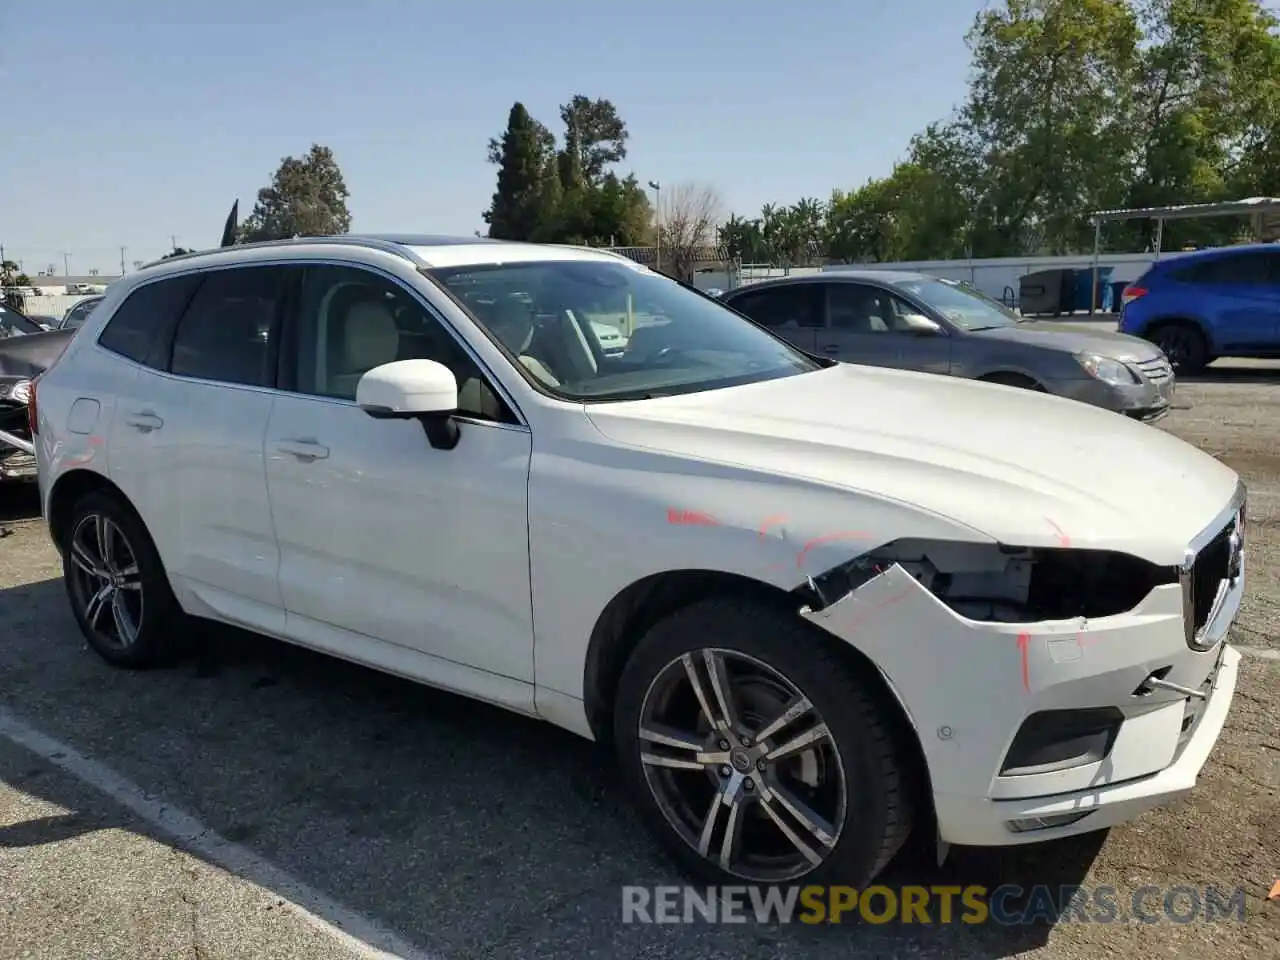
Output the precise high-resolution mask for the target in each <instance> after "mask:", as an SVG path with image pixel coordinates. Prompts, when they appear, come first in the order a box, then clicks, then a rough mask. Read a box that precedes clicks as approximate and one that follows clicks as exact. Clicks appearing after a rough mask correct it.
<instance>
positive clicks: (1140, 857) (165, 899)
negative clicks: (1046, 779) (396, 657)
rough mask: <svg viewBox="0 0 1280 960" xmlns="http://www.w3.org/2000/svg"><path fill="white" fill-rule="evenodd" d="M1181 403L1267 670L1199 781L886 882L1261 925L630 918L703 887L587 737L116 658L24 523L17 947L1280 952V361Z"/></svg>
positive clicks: (1257, 677) (14, 802) (6, 705)
mask: <svg viewBox="0 0 1280 960" xmlns="http://www.w3.org/2000/svg"><path fill="white" fill-rule="evenodd" d="M1182 400H1183V401H1184V402H1189V403H1190V404H1191V409H1188V410H1180V411H1178V412H1176V413H1175V414H1174V415H1173V416H1171V417H1170V418H1169V419H1168V420H1166V421H1165V423H1164V424H1163V425H1162V428H1163V429H1168V430H1171V431H1172V432H1174V433H1176V434H1178V435H1180V436H1182V437H1184V438H1186V439H1188V440H1190V441H1192V442H1194V443H1196V444H1198V445H1199V446H1201V447H1202V448H1204V449H1206V450H1208V451H1210V452H1211V453H1213V454H1214V455H1215V456H1219V457H1221V458H1222V459H1223V460H1224V461H1226V462H1227V463H1228V464H1230V465H1231V466H1232V467H1234V468H1235V469H1237V470H1239V471H1240V472H1241V473H1242V474H1243V475H1244V476H1245V478H1246V480H1247V481H1248V483H1249V485H1250V500H1249V513H1250V517H1249V520H1250V524H1251V528H1250V547H1249V558H1248V562H1249V564H1250V577H1251V583H1250V589H1249V594H1248V597H1247V599H1246V602H1245V606H1244V608H1243V611H1242V613H1241V617H1240V619H1239V622H1238V625H1237V626H1236V628H1235V631H1234V634H1233V642H1234V643H1236V644H1237V645H1240V646H1242V647H1244V648H1246V649H1247V655H1246V657H1245V661H1244V667H1243V672H1242V677H1241V684H1240V688H1239V692H1238V694H1237V699H1236V703H1235V706H1234V708H1233V711H1232V715H1231V718H1230V720H1229V722H1228V725H1227V729H1226V732H1225V733H1224V735H1223V739H1222V741H1221V742H1220V744H1219V746H1218V749H1217V750H1216V752H1215V754H1214V755H1213V757H1212V758H1211V760H1210V762H1209V765H1208V767H1207V768H1206V770H1205V773H1204V775H1203V777H1202V779H1201V782H1200V785H1199V787H1198V789H1197V790H1196V792H1195V793H1194V794H1193V795H1192V797H1191V799H1190V800H1189V801H1188V802H1186V803H1184V804H1182V805H1181V806H1180V807H1178V808H1176V809H1168V810H1164V811H1161V812H1158V813H1155V814H1152V815H1149V816H1147V817H1145V818H1143V819H1142V820H1140V821H1139V822H1136V823H1133V824H1130V825H1128V826H1125V827H1122V828H1118V829H1116V830H1114V831H1112V832H1111V833H1110V834H1109V835H1107V836H1101V837H1100V836H1096V835H1095V836H1093V837H1088V838H1083V839H1081V840H1076V841H1072V842H1069V843H1058V844H1051V845H1050V844H1046V845H1041V846H1036V847H1030V848H1026V849H1024V850H1023V851H1021V852H1004V853H1000V852H990V851H961V852H959V853H957V854H956V855H954V856H953V858H952V860H951V861H950V862H949V863H948V864H947V866H946V867H944V868H942V869H941V870H938V869H933V868H931V867H929V866H926V865H920V864H914V865H913V864H910V863H907V864H904V865H901V866H898V867H895V868H894V869H893V871H892V876H891V877H889V878H887V879H889V880H890V881H891V882H893V881H899V882H901V881H910V880H914V881H916V882H924V883H934V884H941V883H964V882H979V883H985V884H987V885H988V886H996V885H998V884H1000V883H1019V884H1022V885H1024V886H1031V885H1033V884H1036V883H1049V884H1055V885H1056V884H1072V883H1083V884H1086V885H1110V886H1113V887H1115V888H1116V889H1117V891H1119V897H1120V900H1121V902H1122V903H1123V902H1125V900H1126V898H1127V897H1128V896H1129V895H1130V894H1131V893H1132V892H1133V891H1135V890H1137V889H1138V888H1140V887H1142V886H1143V885H1147V884H1156V885H1161V886H1163V887H1170V886H1175V885H1180V886H1187V887H1195V888H1204V887H1206V886H1209V885H1216V886H1217V887H1218V888H1220V889H1222V890H1224V891H1231V890H1233V889H1235V888H1237V887H1243V888H1244V890H1245V891H1246V894H1247V902H1246V920H1245V922H1244V923H1243V924H1242V923H1238V922H1236V921H1234V920H1218V921H1217V922H1214V923H1207V922H1192V923H1173V922H1168V921H1162V922H1159V923H1157V924H1152V925H1144V924H1141V923H1137V922H1129V923H1111V924H1098V923H1081V922H1065V921H1060V922H1058V923H1056V924H1045V925H1040V926H1036V927H1019V928H1010V927H998V926H992V925H989V926H984V927H967V926H960V925H953V926H948V927H932V928H922V927H919V926H915V927H912V926H894V925H886V926H868V925H863V926H857V927H855V926H847V925H846V926H840V927H826V928H819V929H815V928H809V927H800V926H798V925H795V926H790V927H777V926H773V927H768V926H759V925H756V924H754V923H752V924H740V925H736V926H719V927H712V926H709V925H706V924H694V925H676V926H641V925H624V924H623V923H621V892H620V888H621V886H622V885H624V884H645V885H656V884H664V883H665V884H670V883H676V882H678V879H677V878H676V877H675V876H674V875H673V873H672V872H671V870H670V867H669V866H668V864H667V863H666V862H665V861H664V860H662V859H661V858H660V857H659V856H658V855H657V854H656V853H655V851H654V848H653V846H652V845H651V843H650V842H649V840H648V839H647V837H646V836H645V835H644V834H643V833H642V832H641V831H640V830H639V828H638V824H637V822H636V820H635V819H634V818H633V816H632V815H631V813H630V811H629V809H628V807H627V802H626V797H625V796H623V795H622V794H621V790H620V788H619V786H618V784H617V782H616V781H615V779H614V777H613V775H612V773H611V771H610V768H609V766H608V763H607V759H606V758H604V757H602V756H601V755H600V754H599V752H598V751H597V750H596V749H595V748H593V747H592V746H591V745H589V744H586V743H583V742H580V741H578V740H576V739H574V738H572V737H571V736H569V735H567V734H562V733H560V732H558V731H556V730H554V729H552V728H551V727H549V726H546V725H539V724H536V723H533V722H529V721H525V720H521V719H518V718H515V717H512V716H509V715H506V714H503V713H500V712H498V711H496V710H491V709H489V708H485V707H481V706H477V705H475V704H473V703H471V702H469V701H464V700H460V699H458V698H455V697H450V696H447V695H443V694H439V693H435V692H432V691H429V690H425V689H423V688H420V687H415V686H412V685H410V684H407V683H402V682H400V681H397V680H392V679H388V678H386V677H382V676H379V675H376V674H373V673H370V672H367V671H363V670H360V669H358V668H355V667H351V666H348V665H345V664H341V663H337V662H336V661H331V660H327V659H325V658H323V657H319V656H315V655H311V654H308V653H305V652H302V651H299V650H295V649H292V648H288V647H285V646H283V645H280V644H276V643H273V642H270V641H267V640H263V639H260V638H254V637H245V636H241V635H219V636H217V637H215V638H214V639H213V640H212V641H211V642H210V643H209V644H208V646H207V649H206V650H205V652H204V653H203V654H202V655H201V656H200V657H199V658H198V659H197V661H196V662H193V663H192V664H190V665H188V666H186V667H183V668H180V669H175V670H172V671H166V672H160V673H153V674H130V673H124V672H119V671H113V670H110V669H108V668H107V667H105V666H104V665H102V664H101V663H100V662H99V661H98V660H97V658H96V657H94V656H92V655H91V654H90V653H89V652H88V651H87V650H86V648H85V647H84V644H83V643H82V642H81V641H80V639H79V638H78V636H77V634H76V631H75V628H74V626H73V623H72V620H71V616H70V614H69V612H68V611H67V609H66V604H65V599H64V596H63V593H62V588H61V583H60V581H59V580H58V575H59V571H58V569H57V566H56V563H55V559H56V558H55V555H54V552H53V550H52V549H51V548H50V546H49V545H48V543H47V540H46V537H45V533H44V530H43V528H42V526H41V525H40V522H39V521H38V520H31V519H27V520H21V521H20V522H19V523H17V524H16V525H15V526H14V528H13V530H14V532H13V534H12V535H11V536H9V537H6V538H3V539H0V958H9V957H38V958H40V960H56V958H68V960H72V958H74V960H83V958H87V957H104V958H135V957H136V958H142V957H156V958H173V957H180V956H182V957H186V956H190V957H200V958H206V960H207V958H223V957H237V958H238V957H245V958H268V957H282V958H283V957H300V958H329V957H335V958H336V957H369V956H388V955H398V956H402V957H415V958H417V957H433V958H439V960H444V958H452V957H459V958H463V957H465V958H481V957H495V958H497V957H504V958H505V957H547V958H554V957H565V958H574V960H577V958H586V957H616V958H624V957H635V958H640V957H643V958H646V960H652V958H661V957H672V958H677V957H707V958H719V957H723V958H730V957H732V958H735V960H757V958H759V960H763V958H772V957H787V958H797V960H799V958H828V957H830V958H837V957H839V958H851V957H868V958H869V957H886V956H896V957H907V956H919V957H953V956H955V957H972V958H999V957H1013V956H1030V957H1062V958H1068V960H1070V958H1084V957H1103V956H1121V955H1123V956H1127V957H1139V956H1143V957H1188V958H1198V957H1205V958H1208V957H1219V956H1220V957H1248V958H1263V957H1266V958H1277V957H1280V900H1272V901H1268V900H1267V895H1268V891H1269V890H1270V889H1271V886H1272V884H1273V883H1274V882H1275V881H1276V880H1277V879H1278V878H1280V639H1278V638H1280V532H1278V531H1277V518H1278V517H1280V370H1277V369H1276V368H1275V366H1273V365H1244V364H1240V365H1231V367H1230V368H1229V369H1227V370H1223V371H1217V370H1216V368H1215V372H1214V374H1213V376H1211V377H1208V378H1205V379H1204V380H1202V381H1201V382H1195V383H1191V382H1188V383H1187V384H1185V385H1184V388H1183V393H1182ZM1152 495H1153V496H1159V477H1153V478H1152ZM5 509H6V510H8V511H9V516H10V517H17V518H21V517H23V516H24V515H25V516H27V517H28V518H29V517H30V516H31V514H32V512H33V511H34V502H33V500H32V499H30V498H27V497H23V496H21V495H18V496H13V495H12V494H9V495H6V502H5ZM175 838H176V839H175ZM215 864H220V866H218V865H215ZM1150 902H1152V903H1154V904H1158V903H1159V899H1158V898H1157V899H1155V900H1153V901H1150ZM344 931H345V932H344ZM370 945H372V946H370ZM374 947H378V948H379V949H381V950H383V951H387V953H378V952H375V950H374Z"/></svg>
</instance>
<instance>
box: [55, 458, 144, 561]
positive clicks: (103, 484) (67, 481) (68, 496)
mask: <svg viewBox="0 0 1280 960" xmlns="http://www.w3.org/2000/svg"><path fill="white" fill-rule="evenodd" d="M94 490H104V491H106V492H107V493H110V494H111V495H112V496H115V497H118V498H119V499H120V502H121V503H123V504H124V505H125V506H127V507H128V508H129V509H130V510H132V511H133V513H134V515H135V516H137V515H138V511H137V508H136V507H134V505H133V503H132V502H131V501H130V500H129V498H128V497H126V496H125V494H124V491H123V490H121V489H120V488H119V487H117V486H116V485H115V484H114V483H112V482H111V481H110V480H108V479H107V478H106V477H104V476H103V475H102V474H100V473H95V472H94V471H92V470H72V471H70V472H69V473H64V474H63V475H62V476H61V477H59V478H58V481H57V483H55V484H54V485H53V490H52V491H51V492H50V493H49V508H48V517H47V520H48V522H49V535H50V537H52V538H53V542H54V543H55V544H56V545H58V548H59V549H61V546H62V542H63V537H64V535H65V534H66V525H67V519H68V514H70V512H71V508H72V507H74V506H75V505H76V504H77V503H78V502H79V501H80V500H81V498H83V497H84V496H85V495H86V494H88V493H91V492H92V491H94Z"/></svg>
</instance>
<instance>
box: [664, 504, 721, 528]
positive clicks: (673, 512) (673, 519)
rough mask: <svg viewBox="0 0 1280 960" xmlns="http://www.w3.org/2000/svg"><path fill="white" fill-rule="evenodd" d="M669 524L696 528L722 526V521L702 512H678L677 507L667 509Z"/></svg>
mask: <svg viewBox="0 0 1280 960" xmlns="http://www.w3.org/2000/svg"><path fill="white" fill-rule="evenodd" d="M667 523H671V524H680V525H688V526H694V527H718V526H720V521H719V520H717V519H716V518H715V517H713V516H711V514H709V513H703V512H702V511H701V510H677V509H676V508H675V507H668V508H667Z"/></svg>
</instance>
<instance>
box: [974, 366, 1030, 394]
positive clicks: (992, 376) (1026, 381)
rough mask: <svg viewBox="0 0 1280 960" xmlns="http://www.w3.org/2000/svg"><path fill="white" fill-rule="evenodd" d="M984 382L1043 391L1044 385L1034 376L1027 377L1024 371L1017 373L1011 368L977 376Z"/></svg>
mask: <svg viewBox="0 0 1280 960" xmlns="http://www.w3.org/2000/svg"><path fill="white" fill-rule="evenodd" d="M978 379H979V380H981V381H982V382H984V383H1000V384H1003V385H1004V386H1006V387H1022V388H1023V389H1024V390H1039V391H1040V392H1041V393H1043V392H1044V387H1043V386H1041V385H1040V382H1039V381H1038V380H1036V379H1035V378H1034V377H1028V376H1027V375H1026V374H1025V373H1017V372H1015V371H1013V370H997V371H996V372H994V373H988V374H985V375H983V376H981V377H979V378H978Z"/></svg>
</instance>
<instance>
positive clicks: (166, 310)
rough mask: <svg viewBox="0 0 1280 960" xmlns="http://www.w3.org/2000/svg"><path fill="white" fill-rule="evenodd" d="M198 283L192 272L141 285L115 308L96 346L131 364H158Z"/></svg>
mask: <svg viewBox="0 0 1280 960" xmlns="http://www.w3.org/2000/svg"><path fill="white" fill-rule="evenodd" d="M199 285H200V278H199V276H197V275H195V274H187V275H186V276H181V277H170V278H169V279H167V280H154V281H152V282H151V283H148V284H144V285H143V286H141V287H139V288H138V289H137V290H135V291H133V293H131V294H129V296H127V297H126V298H125V300H124V303H122V304H120V306H119V307H117V308H116V312H115V313H114V314H112V316H111V319H110V320H109V321H107V326H106V328H105V329H104V330H103V331H102V334H101V335H100V336H99V337H98V345H99V346H101V347H105V348H106V349H107V350H110V351H111V352H112V353H118V354H119V355H120V356H122V357H128V358H129V359H130V360H133V361H134V362H135V363H143V364H146V365H147V366H149V367H162V366H163V364H164V360H165V359H167V357H166V354H167V351H166V350H165V349H164V347H163V344H164V343H165V342H166V341H167V340H168V334H169V331H171V330H172V329H173V325H174V323H175V322H176V321H177V319H178V317H179V316H181V315H182V311H183V310H185V309H186V306H187V304H188V303H189V302H190V300H191V295H192V294H193V293H194V292H195V290H196V287H198V286H199ZM83 320H84V318H83V317H82V318H81V322H83Z"/></svg>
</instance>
